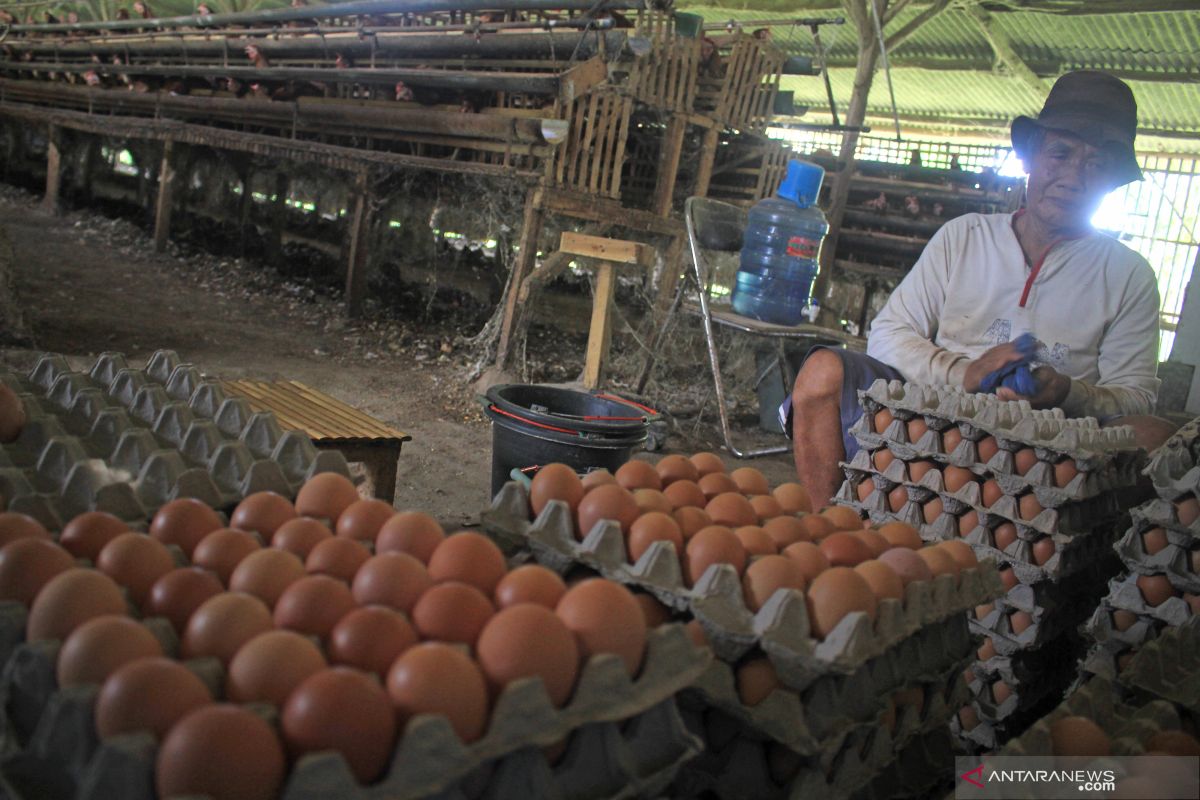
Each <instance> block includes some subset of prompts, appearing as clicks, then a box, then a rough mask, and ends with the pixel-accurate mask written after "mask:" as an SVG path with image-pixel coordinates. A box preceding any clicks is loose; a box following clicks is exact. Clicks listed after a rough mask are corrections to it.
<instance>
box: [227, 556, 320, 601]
mask: <svg viewBox="0 0 1200 800" xmlns="http://www.w3.org/2000/svg"><path fill="white" fill-rule="evenodd" d="M307 575H308V573H307V572H305V571H304V564H303V562H301V561H300V559H299V558H297V557H296V554H295V553H292V552H289V551H287V550H276V549H274V548H269V549H265V550H258V551H255V552H253V553H251V554H250V555H248V556H246V557H245V558H244V559H242V562H241V563H240V564H238V565H237V568H236V569H234V571H233V574H232V575H231V576H230V577H229V589H230V590H231V591H234V592H245V593H246V594H252V595H254V596H255V597H257V598H258V599H259V600H262V601H263V602H264V603H266V604H267V607H268V608H274V607H275V604H276V603H277V602H278V601H279V596H280V595H281V594H283V591H284V589H286V588H287V587H289V586H291V585H292V584H293V583H295V582H296V581H298V580H300V579H301V578H303V577H305V576H307Z"/></svg>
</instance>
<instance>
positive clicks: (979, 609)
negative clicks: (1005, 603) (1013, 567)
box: [968, 603, 996, 682]
mask: <svg viewBox="0 0 1200 800" xmlns="http://www.w3.org/2000/svg"><path fill="white" fill-rule="evenodd" d="M995 610H996V604H995V603H984V604H983V605H980V606H975V619H986V618H987V616H988V614H991V613H992V612H993V611H995ZM968 682H969V681H968Z"/></svg>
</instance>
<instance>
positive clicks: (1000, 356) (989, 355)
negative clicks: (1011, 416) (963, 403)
mask: <svg viewBox="0 0 1200 800" xmlns="http://www.w3.org/2000/svg"><path fill="white" fill-rule="evenodd" d="M1024 357H1025V356H1024V355H1023V354H1022V353H1021V351H1020V350H1019V349H1018V348H1017V345H1016V344H1015V343H1014V342H1006V343H1005V344H1000V345H996V346H995V347H993V348H992V349H991V350H988V351H987V352H986V353H984V354H983V355H981V356H980V357H979V358H977V359H975V360H974V361H972V362H971V363H970V364H968V365H967V374H966V375H964V376H963V388H964V389H966V390H967V391H968V392H978V391H979V385H980V384H981V383H983V379H984V378H986V377H987V376H988V375H990V374H992V373H993V372H995V371H996V370H998V369H1002V368H1004V367H1006V366H1008V365H1009V364H1013V363H1015V362H1017V361H1021V360H1022V359H1024Z"/></svg>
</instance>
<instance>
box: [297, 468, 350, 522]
mask: <svg viewBox="0 0 1200 800" xmlns="http://www.w3.org/2000/svg"><path fill="white" fill-rule="evenodd" d="M357 501H358V490H357V489H355V488H354V484H353V483H351V482H350V479H349V478H347V477H345V476H343V475H338V474H337V473H336V472H322V473H320V474H319V475H314V476H313V477H311V478H309V479H308V480H307V481H306V482H305V483H304V485H303V486H301V487H300V493H299V494H297V495H296V511H298V512H300V515H301V516H305V517H313V518H314V519H321V520H327V521H328V522H329V526H330V527H331V528H332V527H334V526H335V525H336V524H337V520H338V517H340V516H341V514H342V512H343V511H345V510H346V508H348V507H349V506H350V504H351V503H354V502H357Z"/></svg>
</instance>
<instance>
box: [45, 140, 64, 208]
mask: <svg viewBox="0 0 1200 800" xmlns="http://www.w3.org/2000/svg"><path fill="white" fill-rule="evenodd" d="M62 145H63V135H62V128H60V127H59V126H58V125H51V126H50V128H49V130H48V131H47V133H46V194H45V195H44V196H43V197H42V210H43V211H46V212H48V213H50V214H57V213H58V210H59V209H58V194H59V189H60V188H61V186H62Z"/></svg>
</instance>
